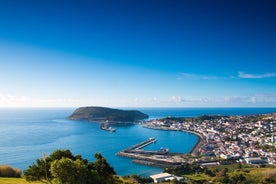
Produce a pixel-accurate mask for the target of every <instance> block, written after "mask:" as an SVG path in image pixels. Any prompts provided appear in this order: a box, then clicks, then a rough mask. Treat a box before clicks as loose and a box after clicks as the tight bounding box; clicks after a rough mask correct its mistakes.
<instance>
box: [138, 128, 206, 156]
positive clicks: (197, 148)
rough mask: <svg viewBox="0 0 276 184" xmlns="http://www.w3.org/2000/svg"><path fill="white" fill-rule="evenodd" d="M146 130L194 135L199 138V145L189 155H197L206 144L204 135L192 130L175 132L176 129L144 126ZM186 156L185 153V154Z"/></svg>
mask: <svg viewBox="0 0 276 184" xmlns="http://www.w3.org/2000/svg"><path fill="white" fill-rule="evenodd" d="M143 127H144V128H149V129H154V130H165V131H182V132H187V133H191V134H194V135H195V136H197V137H198V141H197V143H196V144H195V145H194V147H193V148H192V149H191V150H190V151H189V152H188V153H187V154H193V155H196V154H197V153H198V151H199V149H200V147H201V146H202V145H203V144H204V141H205V139H204V137H203V135H202V134H200V133H198V132H195V131H191V130H175V129H171V128H161V127H152V126H150V127H149V126H143ZM183 154H184V153H183Z"/></svg>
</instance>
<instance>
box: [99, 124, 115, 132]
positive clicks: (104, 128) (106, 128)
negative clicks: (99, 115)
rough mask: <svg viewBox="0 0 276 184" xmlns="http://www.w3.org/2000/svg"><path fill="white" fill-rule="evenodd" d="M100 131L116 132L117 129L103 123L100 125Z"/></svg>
mask: <svg viewBox="0 0 276 184" xmlns="http://www.w3.org/2000/svg"><path fill="white" fill-rule="evenodd" d="M100 129H102V130H106V131H109V132H116V129H115V128H113V127H111V126H109V125H108V122H104V123H101V124H100Z"/></svg>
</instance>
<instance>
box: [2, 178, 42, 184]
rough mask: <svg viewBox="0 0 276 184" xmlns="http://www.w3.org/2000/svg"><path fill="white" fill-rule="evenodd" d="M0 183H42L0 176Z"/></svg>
mask: <svg viewBox="0 0 276 184" xmlns="http://www.w3.org/2000/svg"><path fill="white" fill-rule="evenodd" d="M0 183H1V184H43V183H41V182H32V183H30V182H27V181H26V180H25V179H23V178H1V177H0Z"/></svg>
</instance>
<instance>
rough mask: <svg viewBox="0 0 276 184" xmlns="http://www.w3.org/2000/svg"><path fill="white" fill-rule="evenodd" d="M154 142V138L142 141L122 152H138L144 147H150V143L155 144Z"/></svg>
mask: <svg viewBox="0 0 276 184" xmlns="http://www.w3.org/2000/svg"><path fill="white" fill-rule="evenodd" d="M156 141H157V139H155V138H154V137H152V138H149V139H148V140H145V141H143V142H140V143H138V144H135V145H133V146H131V147H129V148H127V149H125V150H124V151H129V150H140V149H142V148H144V147H146V146H148V145H150V144H152V143H155V142H156Z"/></svg>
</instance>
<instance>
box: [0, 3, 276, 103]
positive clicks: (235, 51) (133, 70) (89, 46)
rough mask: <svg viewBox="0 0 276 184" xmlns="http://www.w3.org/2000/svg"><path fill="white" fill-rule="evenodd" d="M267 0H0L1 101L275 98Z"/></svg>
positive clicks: (275, 17)
mask: <svg viewBox="0 0 276 184" xmlns="http://www.w3.org/2000/svg"><path fill="white" fill-rule="evenodd" d="M275 33H276V2H275V1H273V0H259V1H258V0H242V1H238V0H224V1H220V0H209V1H206V0H195V1H185V0H183V1H177V0H159V1H157V0H150V1H148V0H139V1H138V0H112V1H111V0H110V1H107V0H102V1H100V0H95V1H85V0H78V1H77V0H47V1H46V0H39V1H37V0H1V1H0V68H1V72H0V86H1V88H0V107H77V106H86V105H101V106H110V107H276V85H275V84H276V67H275V66H276V34H275Z"/></svg>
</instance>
